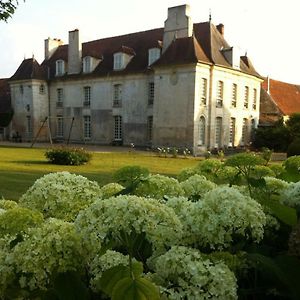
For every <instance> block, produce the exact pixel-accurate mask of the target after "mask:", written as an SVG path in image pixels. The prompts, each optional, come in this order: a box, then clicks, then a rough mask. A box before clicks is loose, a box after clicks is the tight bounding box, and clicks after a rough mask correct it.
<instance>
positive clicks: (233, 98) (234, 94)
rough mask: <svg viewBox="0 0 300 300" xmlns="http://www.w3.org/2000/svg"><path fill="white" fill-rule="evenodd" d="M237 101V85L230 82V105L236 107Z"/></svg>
mask: <svg viewBox="0 0 300 300" xmlns="http://www.w3.org/2000/svg"><path fill="white" fill-rule="evenodd" d="M236 101H237V85H236V84H235V83H233V84H232V95H231V106H232V107H236Z"/></svg>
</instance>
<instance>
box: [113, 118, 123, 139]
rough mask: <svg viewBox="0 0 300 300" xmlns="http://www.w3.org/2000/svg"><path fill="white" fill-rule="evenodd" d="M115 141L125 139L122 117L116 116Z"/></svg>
mask: <svg viewBox="0 0 300 300" xmlns="http://www.w3.org/2000/svg"><path fill="white" fill-rule="evenodd" d="M114 122H115V128H114V140H115V141H121V140H122V139H123V128H122V116H114Z"/></svg>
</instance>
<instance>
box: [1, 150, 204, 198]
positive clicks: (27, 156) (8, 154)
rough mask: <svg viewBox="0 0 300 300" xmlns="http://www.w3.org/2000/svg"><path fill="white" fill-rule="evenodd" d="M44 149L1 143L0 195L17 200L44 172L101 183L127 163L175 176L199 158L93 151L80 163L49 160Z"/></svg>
mask: <svg viewBox="0 0 300 300" xmlns="http://www.w3.org/2000/svg"><path fill="white" fill-rule="evenodd" d="M45 150H46V149H41V148H38V149H32V148H12V147H0V198H1V197H3V198H5V199H10V200H18V199H19V197H20V196H21V195H22V194H23V193H24V192H25V191H26V190H27V189H28V188H29V187H30V186H31V185H32V184H33V183H34V181H35V180H36V179H38V178H40V177H41V176H43V175H44V174H48V173H51V172H59V171H69V172H71V173H76V174H80V175H83V176H85V177H87V178H89V179H91V180H95V181H97V182H98V183H99V184H100V185H101V186H102V185H104V184H106V183H108V182H112V181H113V179H112V174H113V172H114V171H116V170H117V169H119V168H121V167H124V166H128V165H139V166H142V167H146V168H148V169H149V170H150V172H151V173H153V174H156V173H160V174H165V175H170V176H176V175H177V174H178V173H179V172H180V170H182V169H183V168H187V167H193V166H195V165H196V164H197V163H198V161H199V159H196V158H192V157H189V158H187V159H184V158H162V157H158V156H156V155H153V153H150V152H149V153H148V152H136V151H134V152H105V153H104V152H103V153H100V152H94V153H93V157H92V160H91V161H90V162H89V163H88V164H86V165H83V166H59V165H52V164H49V163H48V162H47V160H46V158H45V156H44V153H45Z"/></svg>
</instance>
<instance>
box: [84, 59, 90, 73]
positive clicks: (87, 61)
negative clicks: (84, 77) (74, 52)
mask: <svg viewBox="0 0 300 300" xmlns="http://www.w3.org/2000/svg"><path fill="white" fill-rule="evenodd" d="M91 67H92V58H91V57H90V56H86V57H84V58H83V73H90V72H91V71H92V68H91Z"/></svg>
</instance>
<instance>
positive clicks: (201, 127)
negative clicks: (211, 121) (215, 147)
mask: <svg viewBox="0 0 300 300" xmlns="http://www.w3.org/2000/svg"><path fill="white" fill-rule="evenodd" d="M198 145H199V146H202V145H205V118H204V117H203V116H202V117H200V119H199V142H198Z"/></svg>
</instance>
